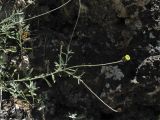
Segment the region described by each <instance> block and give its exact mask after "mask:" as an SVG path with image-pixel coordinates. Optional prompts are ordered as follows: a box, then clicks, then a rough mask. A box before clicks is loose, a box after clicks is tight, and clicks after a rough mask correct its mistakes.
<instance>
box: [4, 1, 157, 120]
mask: <svg viewBox="0 0 160 120" xmlns="http://www.w3.org/2000/svg"><path fill="white" fill-rule="evenodd" d="M65 1H66V0H60V1H59V0H55V1H52V0H37V1H36V2H35V4H34V5H32V6H30V7H29V8H28V9H27V11H26V17H29V16H34V15H36V14H40V13H43V12H46V11H48V10H51V9H54V8H55V7H57V6H59V5H61V4H63V3H64V2H65ZM79 4H81V7H80V11H81V13H80V18H79V21H78V24H77V27H76V30H75V33H74V36H73V40H72V42H71V49H72V51H73V52H74V55H73V56H72V59H71V61H70V63H69V65H70V66H71V65H76V64H99V63H106V62H112V61H117V60H120V59H121V58H122V56H124V55H125V54H129V55H130V56H131V61H129V62H125V63H120V64H116V65H112V66H103V67H99V68H89V69H82V71H83V72H85V75H84V77H83V79H84V81H85V82H86V83H87V84H88V86H90V87H91V88H92V90H93V91H94V92H95V93H96V94H97V95H98V96H100V98H101V99H102V100H104V101H105V102H106V103H107V104H109V105H110V106H112V107H113V108H114V109H116V110H118V111H120V112H119V113H114V112H113V111H111V110H109V109H108V108H106V107H105V106H104V105H103V104H101V103H100V102H99V101H98V100H97V99H96V98H95V97H94V96H93V95H91V94H90V92H89V91H88V90H87V89H86V88H85V87H84V86H83V85H78V84H77V81H75V80H73V79H71V78H68V77H62V78H58V80H57V81H56V83H55V84H54V85H53V87H52V88H48V87H47V85H44V84H43V83H40V86H43V88H42V89H40V90H41V91H40V93H42V96H43V98H44V100H45V101H44V108H43V106H41V107H42V109H40V108H35V109H33V110H32V111H31V114H32V115H31V116H32V117H34V119H35V120H40V119H44V118H46V120H106V119H107V120H160V8H159V7H160V1H159V0H101V1H100V0H92V1H90V0H81V1H80V2H79V1H78V0H73V1H71V2H70V3H69V4H68V5H67V6H65V7H63V8H62V9H59V10H57V11H55V12H53V13H50V14H48V15H45V16H42V17H40V18H37V19H34V20H32V21H29V23H30V33H31V40H30V41H29V43H27V45H29V46H32V48H33V52H32V53H31V54H29V57H30V61H31V66H32V67H33V68H34V69H35V70H36V71H37V72H39V73H41V72H46V71H47V70H48V69H49V70H50V71H51V70H53V67H54V65H53V64H52V63H54V61H55V60H57V57H56V56H57V54H58V52H59V44H60V43H63V44H64V45H65V46H66V45H67V44H68V43H69V40H70V37H71V34H72V31H73V27H74V25H75V22H76V19H77V16H78V11H79V9H78V8H79ZM48 79H50V78H48ZM4 103H5V104H4V105H3V106H5V105H6V102H4ZM16 103H17V102H15V100H14V102H12V104H11V103H10V104H9V103H8V104H9V105H10V107H8V108H9V109H4V110H3V118H5V119H9V118H11V119H31V118H30V116H28V112H27V111H28V109H30V108H27V109H24V108H25V107H24V108H23V107H22V108H23V109H21V108H20V107H18V108H17V106H16ZM19 104H20V103H18V106H19ZM4 108H5V107H4ZM13 111H14V112H13ZM15 111H16V112H18V113H15ZM19 112H22V113H23V114H20V113H19ZM43 114H44V115H45V116H43ZM5 115H6V117H4V116H5ZM8 116H9V117H8Z"/></svg>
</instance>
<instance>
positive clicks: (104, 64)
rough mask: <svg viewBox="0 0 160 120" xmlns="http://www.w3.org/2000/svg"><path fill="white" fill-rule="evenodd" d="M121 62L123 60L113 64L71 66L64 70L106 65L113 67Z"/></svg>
mask: <svg viewBox="0 0 160 120" xmlns="http://www.w3.org/2000/svg"><path fill="white" fill-rule="evenodd" d="M121 62H123V60H119V61H115V62H110V63H104V64H94V65H76V66H71V67H68V68H66V69H73V68H82V67H83V68H84V67H100V66H107V65H113V64H118V63H121Z"/></svg>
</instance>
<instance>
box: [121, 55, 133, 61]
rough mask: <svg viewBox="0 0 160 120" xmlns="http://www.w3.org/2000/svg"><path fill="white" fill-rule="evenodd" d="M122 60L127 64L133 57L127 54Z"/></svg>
mask: <svg viewBox="0 0 160 120" xmlns="http://www.w3.org/2000/svg"><path fill="white" fill-rule="evenodd" d="M122 60H123V61H124V62H127V61H130V60H131V57H130V55H128V54H126V55H125V56H124V57H123V58H122Z"/></svg>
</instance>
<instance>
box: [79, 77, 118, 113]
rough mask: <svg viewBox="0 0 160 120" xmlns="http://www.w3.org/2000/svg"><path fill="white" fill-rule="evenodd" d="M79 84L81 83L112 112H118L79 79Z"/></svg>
mask: <svg viewBox="0 0 160 120" xmlns="http://www.w3.org/2000/svg"><path fill="white" fill-rule="evenodd" d="M79 82H81V83H82V84H83V85H84V86H85V87H86V88H87V89H88V90H89V91H90V92H91V93H92V94H93V95H94V96H95V97H96V98H97V99H98V100H99V101H100V102H101V103H103V104H104V105H105V106H106V107H108V108H109V109H110V110H112V111H114V112H118V111H117V110H115V109H113V108H112V107H111V106H109V105H108V104H107V103H105V102H104V101H103V100H102V99H101V98H100V97H98V95H97V94H96V93H95V92H93V90H92V89H91V88H90V87H89V86H88V85H87V84H86V83H85V82H84V81H83V80H81V79H79Z"/></svg>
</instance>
